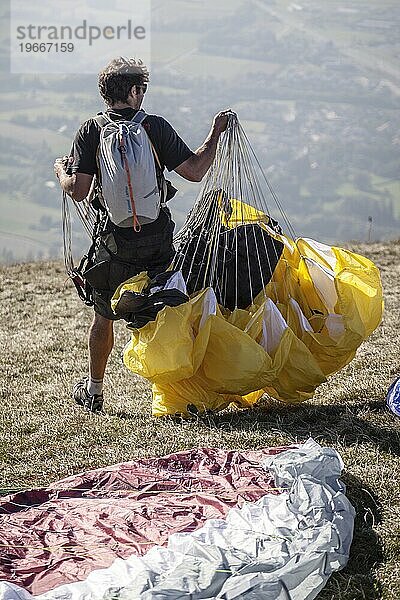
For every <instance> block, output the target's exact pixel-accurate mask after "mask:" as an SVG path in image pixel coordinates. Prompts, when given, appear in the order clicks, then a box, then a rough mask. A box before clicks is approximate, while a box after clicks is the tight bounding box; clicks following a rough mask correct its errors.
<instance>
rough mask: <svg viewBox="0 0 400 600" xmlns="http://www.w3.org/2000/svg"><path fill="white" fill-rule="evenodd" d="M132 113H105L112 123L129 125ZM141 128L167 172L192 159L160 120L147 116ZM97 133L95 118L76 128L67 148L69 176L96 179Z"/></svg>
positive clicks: (185, 147)
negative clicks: (75, 174) (83, 175)
mask: <svg viewBox="0 0 400 600" xmlns="http://www.w3.org/2000/svg"><path fill="white" fill-rule="evenodd" d="M136 112H137V111H136V110H134V109H133V108H121V109H118V110H116V109H109V110H107V111H106V113H107V115H108V116H109V118H110V119H112V120H113V121H120V120H121V119H123V120H126V121H130V120H131V119H132V118H133V117H134V115H135V114H136ZM143 126H144V128H145V130H146V132H147V134H148V136H149V138H150V140H151V142H152V144H153V146H154V148H155V150H156V152H157V156H158V158H159V161H160V163H161V166H162V167H163V168H164V167H166V168H167V169H168V171H173V170H174V169H176V167H179V165H181V164H182V163H183V162H185V160H187V159H188V158H190V157H191V156H192V155H193V152H192V151H191V150H190V148H189V147H188V146H187V145H186V144H185V142H184V141H183V140H182V138H180V137H179V135H178V134H177V133H176V131H175V129H174V128H173V127H172V125H170V123H168V121H166V120H165V119H164V118H163V117H159V116H157V115H147V116H146V118H145V119H144V121H143ZM100 131H101V126H100V123H98V122H97V120H96V119H95V118H92V119H88V121H85V122H84V123H83V124H82V125H81V126H80V128H79V129H78V131H77V133H76V135H75V139H74V142H73V144H72V148H71V154H70V156H73V157H74V162H73V163H72V166H71V168H70V171H71V173H86V174H87V175H97V163H96V152H97V148H98V145H99V143H100Z"/></svg>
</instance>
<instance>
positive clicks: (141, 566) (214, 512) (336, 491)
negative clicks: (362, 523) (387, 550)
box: [0, 440, 354, 600]
mask: <svg viewBox="0 0 400 600" xmlns="http://www.w3.org/2000/svg"><path fill="white" fill-rule="evenodd" d="M342 467H343V464H342V462H341V459H340V457H339V455H338V454H337V453H336V451H335V450H332V449H330V448H321V447H320V446H319V445H318V444H317V443H315V442H314V441H313V440H309V441H308V442H306V443H305V444H303V445H300V446H297V447H293V448H287V449H284V448H272V449H264V450H259V451H241V452H233V451H224V450H219V449H195V450H190V451H185V452H180V453H177V454H173V455H170V456H167V457H163V458H157V459H143V460H136V461H133V462H129V463H124V464H120V465H115V466H113V467H109V468H105V469H98V470H95V471H90V472H88V473H84V474H81V475H77V476H74V477H70V478H68V479H64V480H62V481H60V482H58V483H56V484H54V485H52V486H51V487H49V488H46V489H42V490H33V491H28V492H25V493H21V494H16V495H14V496H9V497H7V498H3V499H2V501H1V503H0V542H1V547H0V556H1V560H0V579H1V580H2V581H0V599H1V600H14V599H15V600H17V599H18V600H31V599H32V597H36V598H40V599H41V600H45V599H46V600H49V599H54V600H61V599H62V600H83V599H85V600H86V599H93V600H100V599H104V600H106V599H107V598H111V597H112V598H114V599H116V598H121V599H123V598H131V599H132V598H135V599H136V598H137V599H141V600H147V599H148V600H150V599H156V598H157V599H162V598H171V599H172V598H173V599H174V600H178V599H180V598H182V599H183V598H187V597H188V596H189V595H190V597H191V598H192V599H197V598H198V599H200V598H203V599H205V598H209V599H211V598H220V599H223V598H224V599H226V600H228V599H231V600H233V599H236V598H237V599H239V598H251V599H258V598H259V599H261V598H271V599H277V600H278V599H282V600H283V599H285V600H287V599H292V600H296V599H297V600H300V599H301V600H307V599H310V600H311V599H312V598H315V597H316V595H317V593H318V591H319V590H320V589H321V588H322V587H323V586H324V585H325V583H326V581H327V579H328V577H329V575H330V574H331V573H332V572H333V571H335V570H338V569H340V568H342V567H343V566H344V565H345V564H346V562H347V559H348V554H349V548H350V544H351V539H352V532H353V520H354V511H353V508H352V506H351V504H350V503H349V501H348V500H347V498H346V496H345V493H344V492H345V490H344V487H343V485H342V484H341V482H340V480H339V476H340V473H341V470H342Z"/></svg>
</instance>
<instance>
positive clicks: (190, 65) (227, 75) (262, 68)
mask: <svg viewBox="0 0 400 600" xmlns="http://www.w3.org/2000/svg"><path fill="white" fill-rule="evenodd" d="M174 66H175V67H176V68H178V69H179V70H182V71H188V70H189V69H193V70H194V71H195V72H196V73H197V74H198V75H199V76H204V75H212V76H213V77H217V78H219V79H222V80H230V79H231V78H232V77H235V76H237V74H238V73H246V74H251V73H253V74H255V73H263V74H265V75H273V74H274V73H276V71H277V70H278V69H279V68H280V67H279V65H278V64H276V63H269V62H266V61H261V60H247V59H244V58H236V57H231V56H226V57H225V56H216V55H208V54H200V53H193V54H191V55H190V56H182V57H181V58H180V59H179V61H176V63H175V65H174Z"/></svg>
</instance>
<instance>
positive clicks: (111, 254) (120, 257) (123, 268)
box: [85, 218, 175, 321]
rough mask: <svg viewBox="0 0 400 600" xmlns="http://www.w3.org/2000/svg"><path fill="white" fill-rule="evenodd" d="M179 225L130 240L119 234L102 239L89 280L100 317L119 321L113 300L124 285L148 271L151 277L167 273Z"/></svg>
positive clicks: (86, 275) (169, 225) (102, 236)
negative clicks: (175, 231)
mask: <svg viewBox="0 0 400 600" xmlns="http://www.w3.org/2000/svg"><path fill="white" fill-rule="evenodd" d="M174 227H175V224H174V222H173V221H172V219H171V218H169V219H168V222H167V224H166V226H165V228H164V229H163V230H162V231H160V232H158V233H155V234H151V235H145V236H143V235H141V236H140V237H138V238H137V239H135V238H134V237H133V238H132V239H126V238H124V237H122V236H121V235H120V234H119V233H118V232H117V231H114V232H112V233H104V234H102V235H101V237H100V239H99V240H98V243H97V247H96V251H95V254H94V258H93V263H92V266H91V267H90V268H89V269H88V270H87V271H86V272H85V278H86V279H87V281H88V282H89V283H90V285H91V286H92V288H93V301H94V310H95V312H96V313H97V314H99V315H101V316H102V317H105V318H106V319H110V320H111V321H115V320H117V319H118V318H119V317H117V316H116V315H115V314H114V313H113V311H112V310H111V306H110V301H111V298H112V297H113V295H114V293H115V290H116V289H117V288H118V286H119V285H121V283H123V282H124V281H126V280H127V279H129V278H130V277H133V276H134V275H137V274H138V273H140V272H141V271H147V272H148V274H149V277H150V278H153V277H155V276H156V275H157V274H158V273H162V272H163V271H165V270H166V269H167V268H168V266H169V265H170V263H171V261H172V258H173V256H174V254H175V250H174V247H173V243H172V239H173V232H174Z"/></svg>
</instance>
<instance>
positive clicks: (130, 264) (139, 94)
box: [54, 57, 229, 412]
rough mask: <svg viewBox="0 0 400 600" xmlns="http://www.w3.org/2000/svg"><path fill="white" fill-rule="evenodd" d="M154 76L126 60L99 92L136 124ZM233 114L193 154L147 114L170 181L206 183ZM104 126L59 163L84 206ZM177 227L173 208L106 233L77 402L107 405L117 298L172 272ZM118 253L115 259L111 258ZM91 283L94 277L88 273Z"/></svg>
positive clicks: (113, 66)
mask: <svg viewBox="0 0 400 600" xmlns="http://www.w3.org/2000/svg"><path fill="white" fill-rule="evenodd" d="M148 80H149V73H148V70H147V68H146V66H145V65H144V64H143V63H142V61H140V60H135V59H125V58H122V57H119V58H117V59H114V60H112V61H111V62H110V63H109V64H108V65H107V66H106V67H105V69H104V70H103V71H101V72H100V74H99V80H98V84H99V91H100V94H101V96H102V98H103V99H104V100H105V102H106V104H107V106H108V108H107V111H106V114H107V116H108V117H109V118H110V119H111V120H113V121H118V120H121V119H122V120H128V121H129V120H131V119H132V118H133V117H134V115H135V114H136V112H137V111H138V110H139V109H140V107H141V105H142V102H143V98H144V94H145V92H146V90H147V83H148ZM228 113H229V111H222V112H220V113H218V114H217V115H216V116H215V117H214V120H213V123H212V127H211V130H210V132H209V134H208V136H207V138H206V139H205V141H204V143H203V144H202V145H201V146H200V147H199V148H198V149H197V150H196V151H195V152H192V151H191V150H190V149H189V148H188V146H187V145H186V144H185V142H184V141H183V140H182V139H181V138H180V137H179V136H178V134H177V133H176V132H175V130H174V129H173V128H172V126H171V125H170V124H169V123H168V122H167V121H166V120H165V119H164V118H163V117H159V116H156V115H147V116H146V118H145V119H144V121H143V126H144V128H145V130H146V132H147V134H148V137H149V138H150V141H151V143H152V145H153V147H154V152H155V155H156V156H157V159H156V162H157V163H159V165H156V171H157V175H158V177H161V178H162V172H163V170H164V168H165V167H166V168H167V169H168V171H175V172H176V173H178V174H179V175H181V177H183V178H184V179H187V180H188V181H197V182H200V181H201V180H202V178H203V177H204V175H205V174H206V172H207V171H208V169H209V167H210V166H211V164H212V162H213V160H214V157H215V153H216V149H217V144H218V140H219V137H220V135H221V133H222V132H223V131H224V130H225V129H226V126H227V121H228ZM101 127H102V125H101V124H100V122H99V119H98V118H92V119H89V120H88V121H86V122H85V123H83V125H81V127H80V129H79V130H78V132H77V133H76V136H75V139H74V142H73V145H72V150H71V153H70V158H69V160H68V161H66V160H64V159H57V160H56V162H55V165H54V171H55V173H56V175H57V177H58V179H59V182H60V185H61V188H62V189H63V190H64V191H65V192H66V193H67V194H68V195H69V196H70V197H71V198H72V199H73V200H75V201H76V202H80V201H82V200H83V199H84V198H86V196H87V195H88V193H89V191H90V188H91V185H92V180H93V177H94V176H96V178H97V180H98V178H99V173H98V166H97V161H96V153H97V149H98V146H99V143H100V132H101ZM173 229H174V223H173V222H172V220H171V215H170V212H169V210H168V209H167V208H166V207H163V208H162V209H161V210H160V214H159V217H158V218H157V219H156V220H155V221H153V222H151V223H148V224H146V225H142V226H141V228H140V231H138V230H137V228H136V227H135V228H134V227H133V226H132V227H129V228H126V227H124V228H122V227H117V226H113V227H112V229H111V230H110V229H107V230H106V231H105V232H103V234H102V238H101V241H102V243H101V244H98V245H97V248H96V253H95V258H94V273H92V275H94V284H93V285H92V287H93V300H94V318H93V322H92V325H91V327H90V330H89V340H88V348H89V374H88V376H87V377H84V378H83V379H82V380H81V381H79V382H78V383H77V384H76V385H75V386H74V389H73V397H74V399H75V401H76V402H77V403H78V404H79V405H81V406H83V407H85V408H87V409H89V410H92V411H93V412H98V411H100V410H101V409H102V406H103V377H104V373H105V369H106V365H107V361H108V357H109V355H110V353H111V350H112V348H113V345H114V334H113V321H114V320H116V318H117V317H116V316H115V315H114V313H113V312H112V310H111V308H110V300H111V298H112V296H113V294H114V292H115V290H116V288H117V287H118V285H120V284H121V283H122V282H123V281H125V280H126V279H128V278H129V277H132V276H133V275H135V274H137V273H139V272H140V271H143V270H147V271H148V272H149V274H150V276H151V277H152V276H155V275H156V274H157V273H159V272H162V271H163V270H165V269H166V268H167V267H168V265H169V263H170V261H171V258H172V256H173V253H174V250H173V245H172V236H173ZM110 256H114V257H115V260H111V262H110ZM88 279H89V274H88ZM89 281H90V279H89Z"/></svg>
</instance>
